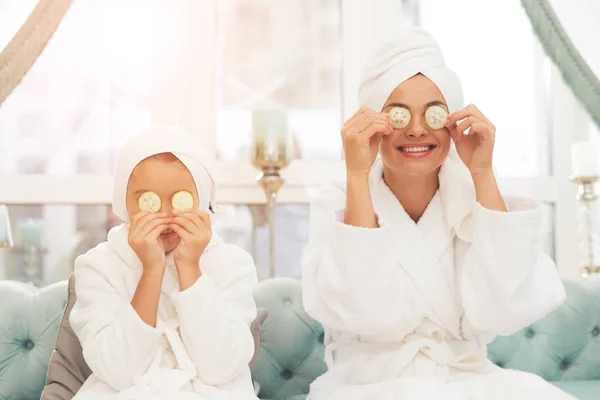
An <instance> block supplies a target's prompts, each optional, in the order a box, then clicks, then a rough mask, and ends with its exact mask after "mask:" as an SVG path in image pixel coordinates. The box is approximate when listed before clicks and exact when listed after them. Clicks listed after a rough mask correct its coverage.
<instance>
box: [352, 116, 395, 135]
mask: <svg viewBox="0 0 600 400" xmlns="http://www.w3.org/2000/svg"><path fill="white" fill-rule="evenodd" d="M392 132H394V127H393V125H392V123H391V122H390V120H389V116H387V115H383V114H379V115H370V114H364V115H362V116H361V117H359V118H358V119H356V120H355V121H354V122H353V123H351V124H346V125H345V126H344V128H343V129H342V137H343V138H344V139H346V138H348V137H351V136H359V135H360V136H361V137H366V138H370V137H372V136H374V135H375V134H377V133H381V134H383V135H389V134H390V133H392Z"/></svg>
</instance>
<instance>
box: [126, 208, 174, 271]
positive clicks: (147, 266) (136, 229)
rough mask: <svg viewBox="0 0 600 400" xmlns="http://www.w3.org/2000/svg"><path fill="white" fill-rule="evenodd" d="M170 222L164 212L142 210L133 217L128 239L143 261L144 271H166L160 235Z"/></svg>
mask: <svg viewBox="0 0 600 400" xmlns="http://www.w3.org/2000/svg"><path fill="white" fill-rule="evenodd" d="M168 224H169V218H168V217H167V215H166V214H163V213H156V214H155V213H152V212H149V211H142V212H139V213H137V214H136V215H134V216H133V218H131V223H130V225H129V235H128V238H127V241H128V243H129V246H131V248H132V249H133V251H134V252H135V254H136V255H137V256H138V258H139V259H140V261H141V262H142V266H143V268H144V272H159V273H162V272H164V270H165V268H166V266H167V260H166V257H165V248H164V246H163V243H162V241H161V240H160V238H159V236H160V234H161V232H162V231H164V230H165V229H167V227H168Z"/></svg>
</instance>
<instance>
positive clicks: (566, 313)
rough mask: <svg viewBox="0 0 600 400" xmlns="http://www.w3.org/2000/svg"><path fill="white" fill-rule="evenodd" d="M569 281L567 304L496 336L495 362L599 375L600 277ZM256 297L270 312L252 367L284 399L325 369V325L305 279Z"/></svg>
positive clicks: (277, 399) (550, 376) (267, 287)
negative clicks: (315, 314) (310, 309)
mask: <svg viewBox="0 0 600 400" xmlns="http://www.w3.org/2000/svg"><path fill="white" fill-rule="evenodd" d="M564 283H565V288H566V290H567V301H566V302H565V304H564V305H563V306H562V307H560V308H559V309H558V310H556V311H555V312H553V313H551V314H550V315H548V316H547V317H546V318H544V319H542V320H540V321H538V322H537V323H535V324H533V325H531V326H529V327H527V328H525V329H523V330H521V331H520V332H517V333H516V334H514V335H511V336H507V337H498V338H496V339H495V340H494V341H493V342H492V343H491V344H490V346H489V352H488V355H489V358H490V360H491V361H492V362H495V363H496V364H497V365H500V366H501V367H505V368H511V369H518V370H522V371H528V372H532V373H535V374H538V375H540V376H542V377H544V378H546V379H547V380H554V381H556V380H587V379H600V276H598V277H596V276H593V277H588V278H587V279H577V280H566V281H565V282H564ZM255 298H256V301H257V305H258V306H259V307H265V308H267V309H268V310H269V317H268V318H267V320H266V321H265V323H264V324H263V328H262V330H261V340H262V341H263V346H262V349H261V356H260V358H259V359H258V361H257V364H256V365H255V368H254V369H253V376H254V377H255V379H256V380H257V381H258V383H259V384H260V385H261V393H260V397H261V398H269V399H274V400H282V399H286V398H288V397H289V396H292V395H299V394H303V393H304V394H305V393H307V392H308V385H309V384H310V382H312V381H313V380H314V379H315V378H316V377H318V376H319V375H321V374H322V373H324V372H325V370H326V367H325V363H324V361H323V360H324V348H323V328H322V327H321V325H320V324H319V323H317V322H315V321H314V320H313V319H312V318H311V317H310V316H308V315H307V314H306V312H305V311H304V309H303V308H302V290H301V284H300V282H299V281H298V280H293V279H287V278H277V279H271V280H266V281H263V282H261V284H260V285H259V287H258V288H257V290H256V292H255Z"/></svg>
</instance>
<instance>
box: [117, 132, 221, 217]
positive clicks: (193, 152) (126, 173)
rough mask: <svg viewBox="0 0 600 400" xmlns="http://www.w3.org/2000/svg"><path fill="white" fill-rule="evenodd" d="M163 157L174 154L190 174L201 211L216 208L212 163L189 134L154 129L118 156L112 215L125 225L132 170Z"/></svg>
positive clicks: (125, 146) (134, 139)
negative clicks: (210, 164) (128, 188)
mask: <svg viewBox="0 0 600 400" xmlns="http://www.w3.org/2000/svg"><path fill="white" fill-rule="evenodd" d="M160 153H172V154H173V155H175V156H176V157H177V158H178V159H179V160H180V161H181V162H182V163H183V165H185V167H186V168H187V169H188V170H189V171H190V173H191V174H192V178H193V179H194V183H195V184H196V189H197V190H198V198H199V201H200V204H199V209H200V210H203V211H206V210H208V207H209V205H210V204H212V205H213V206H214V205H215V203H214V199H215V191H216V187H215V180H214V177H213V175H212V173H211V169H210V168H209V159H208V157H207V156H206V155H205V154H204V152H203V151H202V149H201V148H200V144H199V143H198V142H197V141H196V140H194V138H192V136H191V135H189V134H188V133H187V132H184V131H181V130H178V129H174V128H152V129H150V130H148V131H145V132H143V133H142V134H140V135H138V136H135V137H134V138H132V139H130V140H128V141H127V142H126V143H125V144H124V145H123V147H122V148H121V150H120V151H119V155H118V156H117V166H116V170H115V182H114V188H113V202H112V206H113V212H114V213H115V214H116V215H117V216H118V217H119V218H121V219H122V220H123V221H125V222H128V220H129V218H128V214H127V204H126V197H127V184H128V183H129V178H130V176H131V173H132V172H133V169H134V168H135V167H136V166H137V165H138V164H139V163H140V162H141V161H142V160H144V159H146V158H148V157H150V156H153V155H156V154H160Z"/></svg>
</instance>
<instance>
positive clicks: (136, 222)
mask: <svg viewBox="0 0 600 400" xmlns="http://www.w3.org/2000/svg"><path fill="white" fill-rule="evenodd" d="M161 218H167V214H165V213H153V212H150V211H142V212H141V213H137V214H136V215H134V216H133V217H132V218H131V223H130V228H129V232H130V235H138V234H139V233H140V232H141V230H142V229H145V228H144V226H145V225H146V224H147V223H148V222H150V221H153V220H156V219H161ZM150 230H151V228H150V229H147V230H146V232H148V231H150Z"/></svg>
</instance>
